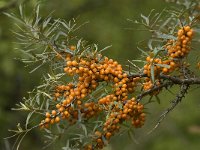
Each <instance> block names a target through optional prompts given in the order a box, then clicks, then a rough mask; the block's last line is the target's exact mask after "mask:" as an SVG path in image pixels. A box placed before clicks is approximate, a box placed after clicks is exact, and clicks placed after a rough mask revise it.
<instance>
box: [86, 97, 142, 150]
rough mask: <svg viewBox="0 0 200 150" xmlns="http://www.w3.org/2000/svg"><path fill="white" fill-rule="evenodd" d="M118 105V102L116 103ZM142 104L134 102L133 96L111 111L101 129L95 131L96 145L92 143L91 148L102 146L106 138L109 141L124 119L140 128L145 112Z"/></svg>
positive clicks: (89, 146) (88, 147)
mask: <svg viewBox="0 0 200 150" xmlns="http://www.w3.org/2000/svg"><path fill="white" fill-rule="evenodd" d="M118 105H119V104H118ZM143 109H144V106H143V105H142V104H140V103H138V102H136V100H135V98H132V99H130V100H127V101H126V102H125V104H124V105H123V106H122V109H120V108H118V109H115V112H111V113H110V114H109V116H108V118H107V119H106V121H105V123H104V125H103V129H102V131H98V130H97V131H96V132H95V136H96V137H97V138H96V140H95V142H96V145H93V148H97V149H99V148H103V147H104V145H105V142H104V141H103V140H104V139H106V140H107V141H109V139H110V138H111V136H113V135H114V134H115V133H116V132H118V131H119V129H120V123H122V122H124V121H130V120H132V121H131V123H132V125H133V126H134V127H135V128H140V127H141V126H143V125H144V121H145V113H144V110H143ZM90 148H91V145H87V146H86V147H85V149H87V150H89V149H90Z"/></svg>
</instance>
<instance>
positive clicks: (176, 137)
mask: <svg viewBox="0 0 200 150" xmlns="http://www.w3.org/2000/svg"><path fill="white" fill-rule="evenodd" d="M22 2H24V5H26V8H27V10H26V11H27V13H30V12H31V11H32V9H33V8H34V6H35V5H36V4H38V3H40V5H41V13H42V15H44V16H46V15H48V14H49V13H50V12H52V16H53V17H55V18H57V17H59V18H63V19H66V20H70V19H71V18H78V19H77V20H78V21H79V22H80V23H84V22H87V21H89V23H88V24H86V25H85V26H83V27H82V29H81V30H80V32H79V34H80V36H82V37H84V38H85V39H86V40H88V41H90V42H95V43H98V44H99V47H100V48H103V47H105V46H108V45H112V47H111V48H110V49H109V50H107V51H106V52H104V53H106V55H108V56H109V57H112V58H115V59H117V60H118V61H119V62H120V63H122V64H125V63H126V62H127V60H132V59H136V58H137V57H138V56H139V54H140V53H139V51H138V50H137V49H136V47H137V43H138V42H139V41H142V40H145V39H147V38H148V35H147V33H145V32H141V31H138V30H137V28H138V29H139V27H138V26H135V25H133V24H132V23H130V22H128V21H127V18H129V19H132V20H135V19H137V18H138V17H139V16H140V14H141V13H143V14H148V13H149V12H150V10H151V9H152V8H153V9H156V10H157V11H160V10H162V9H163V8H164V7H166V3H165V2H164V1H162V0H151V1H149V0H124V1H120V0H71V1H66V0H59V1H57V0H42V1H37V0H24V1H23V0H18V1H14V0H0V10H3V11H6V12H9V11H18V5H19V4H20V3H22ZM10 3H13V4H12V5H10ZM7 6H10V7H8V8H7ZM1 8H5V9H1ZM3 11H1V12H0V20H1V21H0V48H1V50H0V122H1V124H0V128H1V132H0V138H1V143H0V149H2V150H4V149H5V150H10V149H11V146H12V145H13V141H6V140H2V138H3V137H6V136H8V135H9V133H8V131H7V129H10V128H14V126H15V125H16V124H17V122H18V121H20V122H23V121H24V120H23V119H24V118H25V117H23V116H24V114H22V113H19V112H17V113H16V112H14V111H11V108H12V107H14V106H15V104H16V103H18V102H19V101H20V100H21V99H22V97H24V96H27V91H30V90H32V89H33V88H34V87H35V86H36V85H38V83H39V82H40V79H41V74H42V72H43V71H44V70H39V71H37V72H35V73H32V74H29V71H30V69H29V68H24V64H22V63H21V62H20V61H18V60H17V59H14V58H17V57H20V55H21V54H20V53H19V52H18V51H16V50H15V47H16V44H15V43H14V41H16V40H15V37H14V36H13V34H12V32H11V30H15V26H14V22H13V20H10V19H9V18H8V17H6V16H5V15H4V14H3ZM198 54H199V53H198ZM168 95H169V96H167V97H166V93H163V94H161V96H160V97H161V98H162V97H164V99H162V101H161V105H158V104H155V105H149V109H151V110H156V111H155V112H152V113H151V114H149V116H148V118H147V124H146V125H145V126H144V128H143V129H140V130H137V132H136V133H135V139H136V140H137V142H135V141H132V140H131V139H130V138H129V136H128V135H121V136H118V137H115V138H114V139H113V143H114V144H113V145H110V147H108V148H107V149H113V150H118V149H119V148H121V147H122V146H121V145H123V147H124V149H127V150H128V149H137V150H138V149H141V150H143V149H144V150H146V149H148V150H160V149H163V150H165V149H166V150H174V149H175V150H187V149H188V148H190V149H191V150H196V149H198V148H199V147H200V142H199V137H200V119H199V114H200V102H199V100H198V96H199V95H198V89H197V90H193V91H191V92H190V94H189V95H188V96H187V98H186V99H184V101H183V102H182V104H181V105H179V106H178V107H177V109H175V110H174V111H173V112H172V113H171V114H170V115H169V116H168V117H167V119H165V120H164V122H163V123H162V125H161V126H160V127H159V128H158V129H157V130H156V131H155V132H153V133H151V134H150V135H148V134H147V133H148V131H149V130H151V129H152V128H153V127H154V125H155V123H156V121H157V119H158V117H159V115H160V113H161V112H162V111H163V109H164V108H166V105H167V106H168V105H169V102H168V101H165V99H166V100H167V99H170V98H172V97H173V95H170V94H168ZM119 141H120V142H119ZM42 143H43V141H42V137H41V136H40V131H38V130H36V131H35V132H31V134H28V135H27V137H26V139H25V140H24V141H23V144H22V147H21V149H22V150H25V149H29V150H36V149H39V148H40V147H41V145H42ZM136 143H139V144H136ZM49 149H55V150H56V147H55V146H51V147H50V148H49Z"/></svg>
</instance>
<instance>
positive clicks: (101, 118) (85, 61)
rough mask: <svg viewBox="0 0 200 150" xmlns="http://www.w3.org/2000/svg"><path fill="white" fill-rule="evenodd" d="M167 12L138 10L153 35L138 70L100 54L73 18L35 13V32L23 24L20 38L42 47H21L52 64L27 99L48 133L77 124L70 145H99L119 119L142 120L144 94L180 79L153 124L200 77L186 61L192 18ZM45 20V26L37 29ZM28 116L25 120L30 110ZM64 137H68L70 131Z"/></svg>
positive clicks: (135, 123) (132, 122) (89, 148)
mask: <svg viewBox="0 0 200 150" xmlns="http://www.w3.org/2000/svg"><path fill="white" fill-rule="evenodd" d="M38 9H39V8H37V10H38ZM37 12H38V11H37ZM166 12H167V11H166V10H164V11H162V13H160V14H154V16H151V15H152V14H153V11H152V12H151V13H150V15H148V16H144V15H142V24H143V25H144V26H145V27H147V28H148V27H149V28H148V29H150V30H151V31H150V32H152V38H151V39H150V42H148V51H150V52H149V53H147V52H145V51H144V52H143V54H146V55H147V56H146V57H145V58H144V59H145V60H144V65H143V66H142V67H141V68H140V67H138V68H137V69H138V71H134V70H133V71H132V70H129V71H125V70H124V67H123V66H122V65H121V64H120V63H119V62H117V61H116V60H113V59H111V58H108V57H106V56H103V55H102V51H103V50H104V49H103V50H98V46H97V45H96V44H87V42H86V41H84V40H83V39H79V38H78V37H77V36H74V35H73V34H74V33H73V31H75V30H76V29H77V28H79V27H76V25H75V24H71V23H66V22H64V21H62V20H56V21H53V24H51V23H50V22H49V21H50V20H49V19H48V18H46V19H44V22H40V21H39V18H37V17H36V18H35V20H37V21H38V23H41V24H37V25H36V27H37V28H36V27H32V28H31V29H32V30H33V31H34V34H33V31H30V28H29V26H30V25H31V24H33V23H31V24H28V25H27V24H25V27H26V30H25V31H26V32H27V33H26V32H22V35H23V36H22V37H24V36H26V35H27V36H28V39H23V40H25V41H26V42H27V44H28V45H29V44H30V42H31V40H33V41H32V45H34V44H38V43H37V42H39V45H42V49H37V48H38V45H37V46H36V49H37V50H38V51H35V47H34V49H25V50H24V51H25V52H26V53H27V54H29V52H33V54H32V53H31V56H32V58H33V59H32V60H30V61H29V62H31V63H38V62H42V64H43V63H46V62H47V63H48V64H49V65H50V70H51V74H48V78H47V79H46V80H47V81H48V82H47V83H44V84H43V85H41V86H39V87H40V88H38V89H39V90H36V92H35V93H33V98H31V99H29V100H30V102H28V103H27V104H33V106H32V107H33V108H38V109H37V110H38V111H40V112H42V117H41V118H40V119H41V122H40V124H39V125H38V126H39V127H40V128H41V129H43V131H44V132H45V131H46V132H47V133H48V132H51V130H52V131H53V130H54V125H55V124H57V127H58V128H59V125H64V126H66V125H67V126H68V127H69V126H70V127H74V128H76V127H77V126H81V127H82V128H84V132H85V133H83V135H81V137H80V138H79V139H78V138H75V139H76V140H77V141H78V142H74V143H75V144H74V145H73V144H72V146H76V147H77V148H80V149H86V150H93V149H102V148H103V147H105V146H106V145H107V144H108V143H109V142H110V139H111V137H112V136H114V135H116V134H117V133H118V132H119V131H120V130H122V129H123V124H129V125H130V127H134V128H141V127H142V126H143V125H144V123H145V119H146V111H145V108H144V104H142V103H143V101H142V99H143V98H144V97H146V96H151V97H153V96H155V97H157V96H158V94H160V93H161V91H164V90H168V89H169V88H171V87H172V86H175V85H179V86H180V92H179V93H178V94H177V96H176V98H175V99H174V101H173V102H172V106H171V107H170V108H168V109H167V110H166V111H165V112H164V113H163V114H162V115H161V117H160V119H159V121H158V124H157V125H156V126H155V128H157V127H158V125H159V124H160V123H161V121H162V120H163V119H164V118H165V117H166V115H167V114H168V113H169V112H170V111H172V110H173V109H174V108H175V107H176V105H177V104H178V103H180V101H181V100H182V99H183V98H184V96H185V95H186V94H187V91H188V89H189V86H190V85H193V84H200V79H199V78H198V77H196V76H195V75H194V74H193V73H192V72H191V71H190V69H189V66H188V65H187V62H186V63H184V62H185V61H186V57H188V54H189V53H190V52H191V49H192V46H191V44H192V43H191V42H192V40H193V39H194V29H193V26H192V24H193V25H195V24H194V22H193V20H192V19H188V20H189V21H184V19H183V17H184V12H180V11H178V12H177V13H176V12H174V11H173V12H172V14H168V15H167V17H168V18H170V19H169V20H168V21H167V22H165V21H166V20H163V19H161V17H162V16H163V14H164V13H166ZM37 15H38V14H37ZM12 17H13V16H12ZM152 18H153V20H151V19H152ZM20 19H21V20H23V19H24V18H20ZM185 20H187V19H185ZM18 21H19V20H18ZM180 21H181V23H180ZM23 25H24V22H23ZM43 26H44V28H45V29H46V31H47V32H44V33H40V31H43V30H42V28H43ZM169 26H172V27H171V28H169ZM158 27H159V28H158ZM38 29H41V30H38ZM49 30H50V31H49ZM60 30H61V31H62V34H61V33H60V32H59V31H60ZM48 31H49V32H48ZM38 35H41V36H38ZM41 37H42V38H41ZM50 37H51V38H50ZM40 38H41V39H40ZM154 42H155V43H154ZM31 48H32V47H31ZM43 48H44V49H43ZM40 50H41V51H42V52H41V51H40ZM40 52H41V54H40ZM40 66H41V65H39V66H38V67H40ZM133 66H134V65H133ZM38 67H37V68H38ZM134 67H136V66H134ZM37 68H35V69H34V70H33V71H35V70H36V69H37ZM129 69H130V67H129ZM130 72H134V73H131V74H130ZM59 74H60V75H59ZM53 76H55V78H54V77H53ZM41 87H43V88H41ZM41 91H42V92H41ZM34 94H35V96H34ZM40 96H41V97H40ZM144 100H145V99H144ZM145 104H148V103H145ZM25 105H26V104H25ZM28 106H31V105H28ZM145 107H146V105H145ZM30 110H34V109H30ZM33 113H34V112H33ZM27 118H28V119H27V120H29V119H30V116H28V117H27ZM93 121H96V122H97V124H95V126H92V125H91V123H92V122H93ZM47 128H48V129H47ZM59 129H60V130H61V128H59ZM67 129H68V130H67ZM68 132H70V131H69V128H66V130H63V132H62V134H65V133H66V134H67V133H68ZM86 133H87V134H86ZM52 134H53V133H52V132H51V135H52ZM80 134H81V133H80ZM88 137H89V138H90V139H88ZM67 139H68V140H70V137H68V138H67ZM76 140H75V141H76Z"/></svg>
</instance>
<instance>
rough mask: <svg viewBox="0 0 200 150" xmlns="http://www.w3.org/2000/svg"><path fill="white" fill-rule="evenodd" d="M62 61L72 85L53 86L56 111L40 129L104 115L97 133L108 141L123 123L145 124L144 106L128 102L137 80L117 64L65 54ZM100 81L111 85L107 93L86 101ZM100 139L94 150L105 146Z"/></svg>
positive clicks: (47, 114)
mask: <svg viewBox="0 0 200 150" xmlns="http://www.w3.org/2000/svg"><path fill="white" fill-rule="evenodd" d="M70 49H72V48H70ZM73 50H75V47H73ZM65 62H66V66H65V67H64V72H65V73H66V75H69V76H72V77H73V78H74V80H75V82H73V83H68V84H66V85H58V86H57V87H56V89H55V93H54V100H55V101H57V104H56V109H53V110H52V111H51V112H47V113H46V118H45V119H44V120H42V121H41V124H40V126H41V128H44V127H48V126H49V124H54V123H58V122H60V121H61V120H68V121H69V122H70V123H72V124H73V123H75V122H76V121H77V120H79V119H80V118H81V119H82V120H88V119H90V118H92V117H94V116H97V115H98V114H99V113H101V112H103V114H104V115H105V118H106V119H105V120H104V121H105V123H104V127H103V128H102V132H100V131H99V132H100V133H101V135H102V136H104V137H105V139H107V140H109V139H110V137H111V135H113V134H114V132H116V131H118V130H119V128H120V126H119V125H120V123H122V122H123V121H125V120H129V119H131V120H132V124H133V126H135V127H141V126H142V125H143V124H144V116H145V114H144V112H143V105H142V104H139V103H137V102H136V101H135V100H134V98H132V99H131V100H128V99H129V97H128V96H129V94H130V93H132V92H133V91H134V88H135V87H136V86H137V83H138V81H139V80H140V78H139V77H136V78H128V74H127V73H125V72H124V71H123V69H122V66H121V65H120V64H119V63H118V62H117V61H114V60H112V59H109V58H107V57H102V56H101V55H100V54H97V55H96V56H92V57H91V56H84V57H76V56H72V55H71V54H66V59H65ZM102 82H107V84H109V85H111V87H110V94H108V95H106V96H103V97H100V98H98V97H95V96H94V97H93V98H95V99H96V100H92V101H88V98H89V96H90V94H91V92H93V91H95V90H96V88H97V87H98V86H99V84H101V83H102ZM105 112H107V113H105ZM106 116H107V117H106ZM102 136H101V137H100V136H99V137H98V138H97V139H96V140H95V141H96V143H97V144H96V145H95V144H94V145H95V147H97V148H102V147H103V146H104V145H105V143H104V142H103V140H102V138H103V137H102ZM93 147H94V146H93Z"/></svg>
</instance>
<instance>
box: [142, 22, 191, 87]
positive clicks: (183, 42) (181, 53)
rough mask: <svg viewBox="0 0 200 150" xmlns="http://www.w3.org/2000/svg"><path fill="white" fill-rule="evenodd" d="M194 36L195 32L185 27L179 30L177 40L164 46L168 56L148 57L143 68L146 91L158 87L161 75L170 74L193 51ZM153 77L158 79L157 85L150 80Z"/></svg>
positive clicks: (170, 41)
mask: <svg viewBox="0 0 200 150" xmlns="http://www.w3.org/2000/svg"><path fill="white" fill-rule="evenodd" d="M193 34H194V32H193V30H192V29H191V28H190V26H184V27H182V28H181V29H179V30H178V33H177V40H169V41H168V42H167V44H166V45H165V46H164V48H165V49H166V50H167V55H165V53H164V55H158V56H156V57H150V56H147V57H146V64H145V65H144V67H143V73H144V74H146V75H147V78H146V79H145V82H144V83H143V89H144V90H149V89H151V88H152V87H153V86H154V85H158V84H159V75H160V74H169V73H171V72H173V71H174V70H175V69H176V68H178V67H179V65H180V59H182V58H184V57H185V56H186V55H187V54H188V53H189V51H190V49H191V48H190V44H191V40H192V37H193ZM152 73H153V74H152ZM152 76H154V78H155V79H158V80H157V81H156V83H152V81H151V80H150V78H151V77H152Z"/></svg>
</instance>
